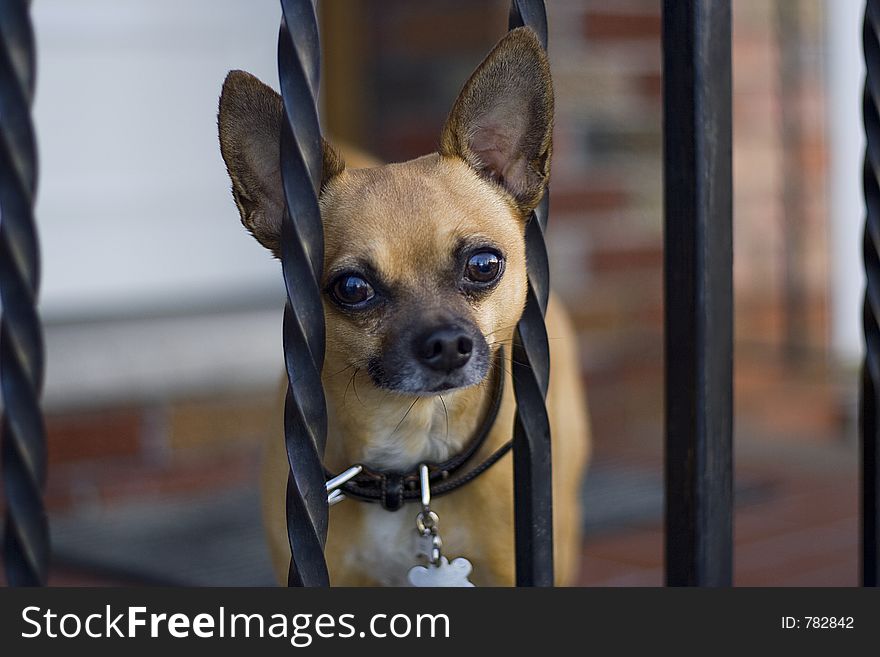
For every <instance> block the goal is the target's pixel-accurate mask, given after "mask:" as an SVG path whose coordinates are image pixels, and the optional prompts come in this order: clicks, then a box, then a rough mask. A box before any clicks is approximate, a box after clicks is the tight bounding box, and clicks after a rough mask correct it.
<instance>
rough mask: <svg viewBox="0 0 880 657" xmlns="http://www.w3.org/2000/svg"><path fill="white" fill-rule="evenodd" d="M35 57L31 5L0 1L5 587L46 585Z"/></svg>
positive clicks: (0, 335)
mask: <svg viewBox="0 0 880 657" xmlns="http://www.w3.org/2000/svg"><path fill="white" fill-rule="evenodd" d="M35 73H36V59H35V48H34V34H33V27H32V25H31V19H30V2H28V1H27V0H2V2H0V307H2V312H3V314H2V316H0V374H2V385H3V394H2V396H3V422H2V433H0V440H2V443H3V448H2V453H3V494H4V496H5V497H6V514H5V531H4V543H5V545H4V557H5V563H6V578H7V580H8V581H9V583H10V584H12V585H21V586H35V585H40V584H45V583H46V572H47V568H48V563H49V528H48V524H47V521H46V512H45V509H44V507H43V499H42V494H43V486H44V484H45V481H46V437H45V429H44V427H43V416H42V413H41V412H40V392H41V390H42V387H43V334H42V329H41V327H40V318H39V316H38V315H37V308H36V301H37V290H38V288H39V283H40V257H39V243H38V239H37V228H36V224H35V221H34V209H33V208H34V196H35V194H36V189H37V147H36V143H35V139H34V127H33V121H32V119H31V104H32V102H33V98H34V84H35Z"/></svg>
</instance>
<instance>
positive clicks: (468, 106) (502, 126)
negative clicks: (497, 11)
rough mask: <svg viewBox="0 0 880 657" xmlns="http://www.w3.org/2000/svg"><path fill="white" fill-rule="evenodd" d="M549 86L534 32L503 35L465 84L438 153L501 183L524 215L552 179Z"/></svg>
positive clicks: (543, 55)
mask: <svg viewBox="0 0 880 657" xmlns="http://www.w3.org/2000/svg"><path fill="white" fill-rule="evenodd" d="M552 133H553V83H552V81H551V79H550V64H549V62H548V61H547V55H546V53H545V52H544V49H543V48H542V47H541V43H540V42H539V41H538V38H537V36H536V35H535V33H534V32H533V31H532V30H531V29H530V28H526V27H520V28H517V29H515V30H512V31H510V32H508V33H507V36H505V37H504V38H503V39H501V41H500V42H499V43H498V45H497V46H495V48H494V50H492V52H491V53H489V56H488V57H486V59H485V60H484V61H483V63H482V64H480V66H479V68H477V70H476V71H475V72H474V74H473V75H472V76H471V78H470V80H468V81H467V83H466V84H465V85H464V88H463V89H462V90H461V93H460V94H459V96H458V99H456V101H455V105H453V107H452V111H451V112H450V113H449V118H448V119H447V120H446V125H445V126H444V128H443V134H442V136H441V139H440V153H441V155H444V156H454V157H460V158H461V159H463V160H464V161H465V162H467V163H468V164H469V165H470V166H471V167H472V168H473V169H474V170H476V171H477V173H478V174H480V175H481V176H482V177H484V178H486V179H488V180H493V181H495V182H497V183H498V184H500V185H501V186H502V187H503V188H504V189H505V190H506V191H507V192H508V193H509V194H510V195H511V196H512V197H513V199H514V201H515V202H516V204H517V206H518V207H519V208H520V210H521V211H522V212H523V214H524V215H526V214H528V213H529V212H531V211H532V210H533V209H534V208H535V206H536V205H537V204H538V202H539V201H540V200H541V196H542V195H543V194H544V188H545V187H546V185H547V179H548V178H549V176H550V152H551V142H552Z"/></svg>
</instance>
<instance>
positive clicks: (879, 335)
mask: <svg viewBox="0 0 880 657" xmlns="http://www.w3.org/2000/svg"><path fill="white" fill-rule="evenodd" d="M878 35H880V1H878V0H868V2H867V5H866V6H865V22H864V26H863V32H862V43H863V48H864V54H865V65H866V68H867V75H866V77H865V90H864V96H863V108H862V109H863V118H864V122H865V136H866V138H867V143H866V147H865V163H864V171H863V184H864V193H865V207H866V211H867V213H866V216H865V233H864V241H863V256H864V260H865V275H866V279H867V286H866V288H865V301H864V306H863V311H862V324H863V328H864V332H865V346H866V351H865V360H864V364H863V366H862V386H861V404H860V407H861V409H860V429H861V443H862V583H863V584H864V585H865V586H877V585H878V584H880V462H878V458H877V457H878V451H880V423H878V410H880V319H878V318H880V111H878V108H880V37H878Z"/></svg>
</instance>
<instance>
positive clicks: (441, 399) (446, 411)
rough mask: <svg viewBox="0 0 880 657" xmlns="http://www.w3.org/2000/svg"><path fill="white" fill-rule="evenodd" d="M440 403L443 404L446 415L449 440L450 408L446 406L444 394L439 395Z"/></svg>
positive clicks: (447, 438) (447, 437)
mask: <svg viewBox="0 0 880 657" xmlns="http://www.w3.org/2000/svg"><path fill="white" fill-rule="evenodd" d="M437 397H438V398H439V399H440V403H441V404H443V413H444V415H445V416H446V440H449V409H448V408H446V402H445V401H443V395H437Z"/></svg>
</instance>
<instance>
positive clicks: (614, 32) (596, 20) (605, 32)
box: [583, 10, 660, 41]
mask: <svg viewBox="0 0 880 657" xmlns="http://www.w3.org/2000/svg"><path fill="white" fill-rule="evenodd" d="M583 32H584V37H585V38H586V39H587V41H620V40H626V39H659V38H660V14H659V13H653V12H651V13H648V12H632V13H629V12H627V13H624V12H615V11H602V10H590V11H587V12H586V13H585V14H584V29H583Z"/></svg>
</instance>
